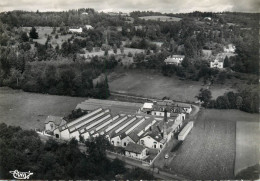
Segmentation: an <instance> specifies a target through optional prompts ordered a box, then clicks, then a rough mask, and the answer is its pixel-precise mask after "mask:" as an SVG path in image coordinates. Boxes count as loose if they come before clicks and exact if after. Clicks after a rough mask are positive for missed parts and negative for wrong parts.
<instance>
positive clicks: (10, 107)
mask: <svg viewBox="0 0 260 181" xmlns="http://www.w3.org/2000/svg"><path fill="white" fill-rule="evenodd" d="M83 100H86V98H77V97H68V96H53V95H44V94H34V93H27V92H23V91H20V90H12V89H10V88H6V87H0V123H3V122H4V123H6V124H8V125H14V126H21V127H22V128H24V129H34V128H40V129H43V128H44V121H45V119H46V117H47V116H48V115H55V116H65V115H68V114H69V113H70V112H71V111H72V110H73V109H75V107H76V105H77V104H78V103H80V102H82V101H83Z"/></svg>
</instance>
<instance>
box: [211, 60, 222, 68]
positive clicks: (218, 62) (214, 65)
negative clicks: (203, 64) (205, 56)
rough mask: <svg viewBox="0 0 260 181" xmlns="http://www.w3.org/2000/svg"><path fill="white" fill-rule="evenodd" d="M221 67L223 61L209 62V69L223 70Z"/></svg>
mask: <svg viewBox="0 0 260 181" xmlns="http://www.w3.org/2000/svg"><path fill="white" fill-rule="evenodd" d="M223 67H224V62H223V60H219V59H215V60H214V61H211V62H210V68H218V69H223Z"/></svg>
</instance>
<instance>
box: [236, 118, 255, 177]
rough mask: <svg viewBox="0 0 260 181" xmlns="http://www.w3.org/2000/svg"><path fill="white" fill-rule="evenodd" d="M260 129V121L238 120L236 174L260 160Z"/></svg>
mask: <svg viewBox="0 0 260 181" xmlns="http://www.w3.org/2000/svg"><path fill="white" fill-rule="evenodd" d="M259 143H260V129H259V121H258V122H242V121H239V122H237V126H236V163H235V174H237V173H239V172H240V171H241V170H243V169H246V168H248V167H250V166H254V165H256V164H259V161H260V147H259Z"/></svg>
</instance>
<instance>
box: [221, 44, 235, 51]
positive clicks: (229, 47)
mask: <svg viewBox="0 0 260 181" xmlns="http://www.w3.org/2000/svg"><path fill="white" fill-rule="evenodd" d="M235 50H236V47H235V45H233V44H228V45H227V46H224V47H223V51H224V52H225V53H235Z"/></svg>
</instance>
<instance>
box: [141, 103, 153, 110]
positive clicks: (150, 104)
mask: <svg viewBox="0 0 260 181" xmlns="http://www.w3.org/2000/svg"><path fill="white" fill-rule="evenodd" d="M143 108H144V109H152V108H153V103H152V102H145V103H144V105H143Z"/></svg>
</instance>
